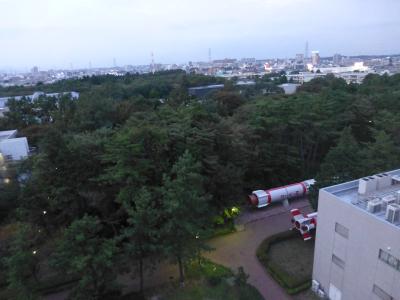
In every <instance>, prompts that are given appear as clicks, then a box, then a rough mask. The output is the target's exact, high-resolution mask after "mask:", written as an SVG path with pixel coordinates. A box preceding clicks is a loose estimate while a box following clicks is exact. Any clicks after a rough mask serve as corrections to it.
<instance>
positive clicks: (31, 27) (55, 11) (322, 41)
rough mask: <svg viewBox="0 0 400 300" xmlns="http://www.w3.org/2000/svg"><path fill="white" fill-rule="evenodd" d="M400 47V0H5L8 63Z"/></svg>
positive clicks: (0, 22)
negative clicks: (152, 54) (152, 55)
mask: <svg viewBox="0 0 400 300" xmlns="http://www.w3.org/2000/svg"><path fill="white" fill-rule="evenodd" d="M307 40H308V42H309V50H310V51H311V50H319V51H320V54H321V56H327V55H332V54H333V53H342V54H345V55H356V54H393V53H400V0H140V1H139V0H0V69H10V68H13V69H19V70H21V69H27V68H31V67H32V66H34V65H37V66H39V68H40V69H48V68H69V67H70V65H71V63H72V64H73V67H74V68H77V67H87V66H88V65H89V62H91V64H92V66H93V67H97V66H111V65H112V64H113V58H115V59H116V62H117V64H118V65H126V64H133V65H135V64H148V63H149V62H150V60H151V58H150V53H151V52H154V58H155V61H156V62H162V63H173V62H176V63H182V62H187V61H189V60H193V61H197V60H207V59H208V49H209V48H211V54H212V58H213V59H217V58H225V57H235V58H242V57H256V58H272V57H282V58H284V57H293V56H294V55H295V54H296V53H304V49H305V42H306V41H307Z"/></svg>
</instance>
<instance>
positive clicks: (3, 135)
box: [0, 130, 17, 142]
mask: <svg viewBox="0 0 400 300" xmlns="http://www.w3.org/2000/svg"><path fill="white" fill-rule="evenodd" d="M16 135H17V130H5V131H0V142H1V141H3V140H7V139H10V138H14V137H15V136H16Z"/></svg>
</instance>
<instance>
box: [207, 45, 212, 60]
mask: <svg viewBox="0 0 400 300" xmlns="http://www.w3.org/2000/svg"><path fill="white" fill-rule="evenodd" d="M211 61H212V59H211V48H208V62H209V63H211Z"/></svg>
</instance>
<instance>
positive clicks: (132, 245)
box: [122, 187, 162, 292]
mask: <svg viewBox="0 0 400 300" xmlns="http://www.w3.org/2000/svg"><path fill="white" fill-rule="evenodd" d="M122 205H123V207H124V209H125V211H126V212H127V214H128V219H127V222H128V226H127V227H126V228H125V229H124V231H123V235H122V238H123V239H126V243H125V248H124V252H125V254H126V256H127V258H128V259H130V258H133V259H134V260H135V261H137V262H138V269H139V277H140V291H141V292H142V291H143V284H144V283H143V273H144V271H143V269H144V267H145V266H144V259H145V258H146V257H150V256H155V255H157V254H158V253H160V252H161V249H160V248H161V247H160V245H161V242H162V241H161V236H160V230H159V226H158V225H159V220H160V215H161V213H160V211H159V210H158V209H157V207H156V201H155V197H154V193H151V192H150V191H148V190H147V189H146V188H145V187H143V188H141V189H140V190H139V191H138V192H137V193H136V195H135V196H134V197H133V198H132V199H131V200H130V201H127V200H124V201H123V203H122Z"/></svg>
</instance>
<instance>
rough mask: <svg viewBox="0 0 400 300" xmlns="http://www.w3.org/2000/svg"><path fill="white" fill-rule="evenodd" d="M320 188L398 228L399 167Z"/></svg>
mask: <svg viewBox="0 0 400 300" xmlns="http://www.w3.org/2000/svg"><path fill="white" fill-rule="evenodd" d="M322 190H324V191H326V192H328V193H330V194H332V195H334V196H336V197H337V198H338V199H339V200H341V201H344V202H346V203H349V204H351V205H352V206H354V207H356V208H358V209H361V210H363V211H364V212H366V213H368V214H370V215H371V216H373V217H376V218H378V219H380V220H382V221H384V222H387V223H388V224H391V225H394V226H396V227H397V228H399V229H400V169H398V170H393V171H390V172H386V173H379V174H376V175H373V176H368V177H363V178H360V179H358V180H354V181H349V182H346V183H342V184H338V185H334V186H330V187H326V188H323V189H322Z"/></svg>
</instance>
